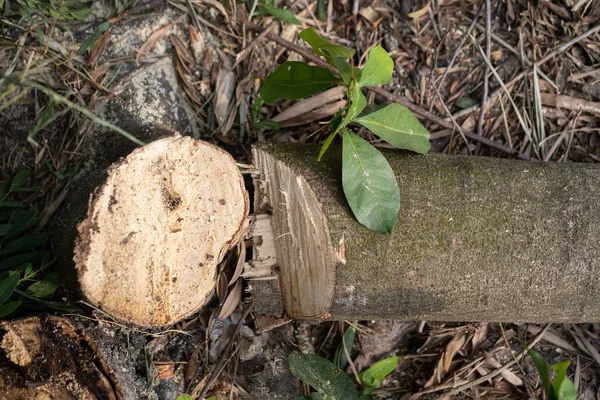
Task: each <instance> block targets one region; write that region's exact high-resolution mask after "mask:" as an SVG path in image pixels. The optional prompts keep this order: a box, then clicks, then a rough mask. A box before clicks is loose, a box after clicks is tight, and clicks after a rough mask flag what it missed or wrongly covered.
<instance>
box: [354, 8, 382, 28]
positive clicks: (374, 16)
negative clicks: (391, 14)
mask: <svg viewBox="0 0 600 400" xmlns="http://www.w3.org/2000/svg"><path fill="white" fill-rule="evenodd" d="M358 13H359V14H360V16H361V17H363V18H364V19H366V20H367V21H369V22H370V23H371V25H373V27H377V25H378V24H379V22H381V19H382V17H381V15H380V14H379V13H378V12H377V11H376V10H375V9H374V8H373V7H371V6H367V7H364V8H361V9H360V11H359V12H358Z"/></svg>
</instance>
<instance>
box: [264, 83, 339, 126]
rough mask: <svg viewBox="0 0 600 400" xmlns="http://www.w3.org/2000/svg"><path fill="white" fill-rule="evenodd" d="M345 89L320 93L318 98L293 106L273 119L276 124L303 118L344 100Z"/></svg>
mask: <svg viewBox="0 0 600 400" xmlns="http://www.w3.org/2000/svg"><path fill="white" fill-rule="evenodd" d="M345 92H346V91H345V88H344V87H343V86H337V87H334V88H332V89H329V90H326V91H324V92H323V93H319V94H318V95H316V96H312V97H309V98H307V99H304V100H300V101H298V102H296V103H295V104H294V105H293V106H291V107H289V108H287V109H285V110H283V111H282V112H281V113H279V114H278V115H276V116H275V117H273V118H272V120H273V121H275V122H283V121H286V120H289V119H293V118H296V117H298V116H301V115H303V114H305V113H307V112H309V111H312V110H314V109H317V108H320V107H322V106H324V105H326V104H329V103H331V102H333V101H337V100H341V99H343V98H344V94H345Z"/></svg>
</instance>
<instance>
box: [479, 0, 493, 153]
mask: <svg viewBox="0 0 600 400" xmlns="http://www.w3.org/2000/svg"><path fill="white" fill-rule="evenodd" d="M491 7H492V5H491V1H490V0H485V56H486V57H487V58H488V60H490V59H491V58H492V56H491V52H492V39H491V33H490V30H491V29H492V27H491V25H492V17H491V14H492V11H491V10H490V9H491ZM489 78H490V67H489V65H486V66H485V71H484V72H483V96H482V97H481V110H480V111H479V121H477V134H478V135H479V136H481V134H482V133H483V132H482V130H483V121H484V120H485V103H487V97H488V90H489V85H490V80H489ZM480 147H481V143H477V149H476V153H479V149H480Z"/></svg>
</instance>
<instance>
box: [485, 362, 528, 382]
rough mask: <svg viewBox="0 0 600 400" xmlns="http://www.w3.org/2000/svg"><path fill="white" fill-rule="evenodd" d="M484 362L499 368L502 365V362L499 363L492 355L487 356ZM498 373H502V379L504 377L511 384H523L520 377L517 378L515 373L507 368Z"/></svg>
mask: <svg viewBox="0 0 600 400" xmlns="http://www.w3.org/2000/svg"><path fill="white" fill-rule="evenodd" d="M486 363H488V364H489V365H490V366H492V367H493V368H501V367H502V364H500V361H498V360H496V358H494V357H487V358H486ZM500 375H502V377H503V378H504V379H506V381H507V382H510V384H511V385H513V386H523V380H522V379H521V378H519V377H518V376H517V375H515V373H514V372H512V371H510V370H509V369H505V370H504V371H502V372H501V373H500Z"/></svg>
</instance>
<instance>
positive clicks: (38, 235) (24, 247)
mask: <svg viewBox="0 0 600 400" xmlns="http://www.w3.org/2000/svg"><path fill="white" fill-rule="evenodd" d="M51 235H52V234H51V233H49V232H34V233H31V234H29V235H27V236H23V237H20V238H18V239H15V240H13V241H12V242H10V243H8V244H7V245H6V246H4V247H3V248H2V250H0V255H2V254H11V253H17V252H21V251H28V250H32V249H33V248H35V247H38V246H41V245H43V244H44V243H46V240H48V238H50V236H51Z"/></svg>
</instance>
